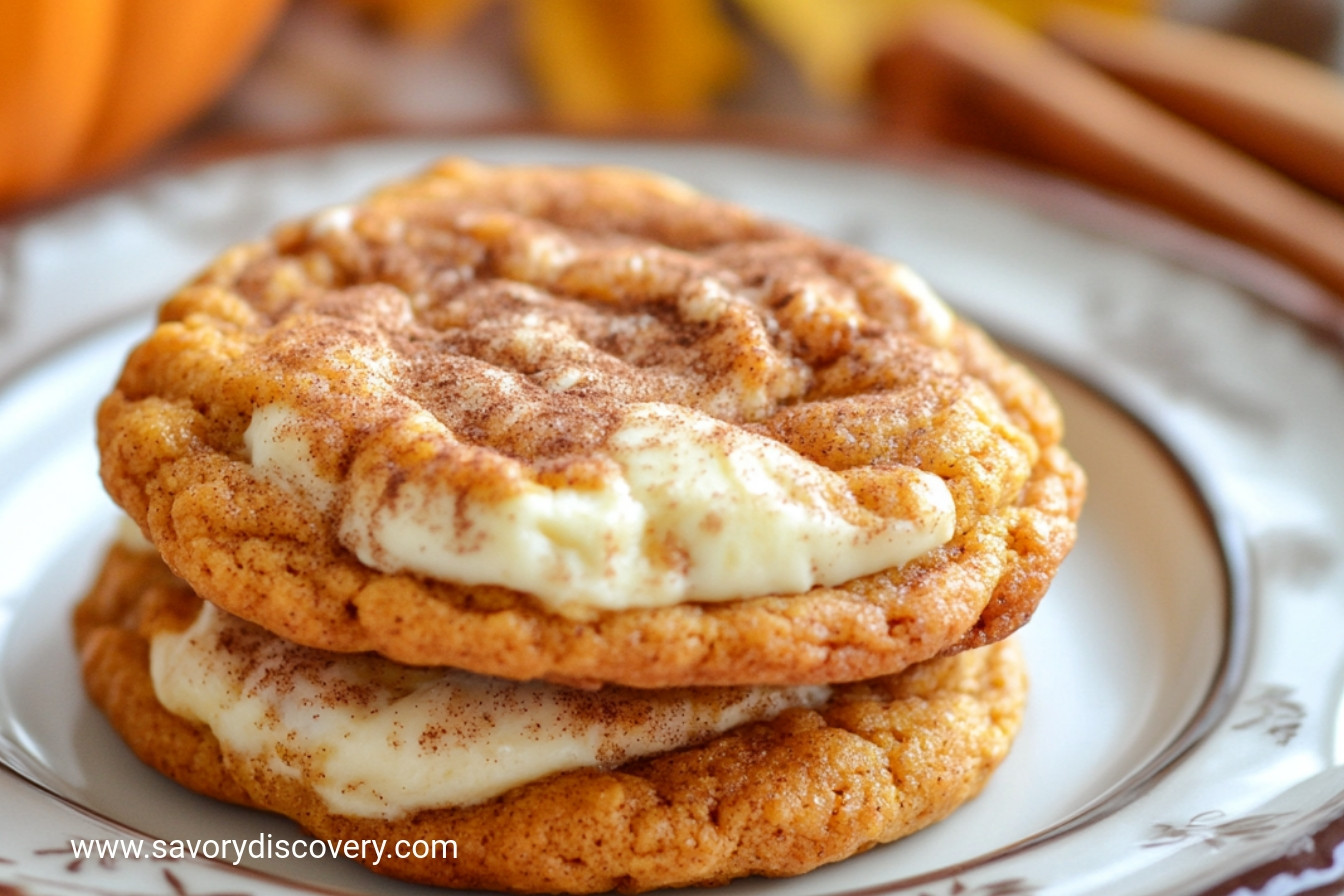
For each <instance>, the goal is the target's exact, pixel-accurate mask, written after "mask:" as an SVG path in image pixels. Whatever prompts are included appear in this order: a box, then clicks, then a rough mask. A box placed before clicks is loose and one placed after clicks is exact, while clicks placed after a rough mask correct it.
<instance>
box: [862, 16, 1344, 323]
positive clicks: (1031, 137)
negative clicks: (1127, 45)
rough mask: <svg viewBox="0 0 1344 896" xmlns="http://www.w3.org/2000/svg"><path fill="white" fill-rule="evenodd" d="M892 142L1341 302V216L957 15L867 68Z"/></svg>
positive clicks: (988, 23)
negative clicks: (941, 149) (1220, 247)
mask: <svg viewBox="0 0 1344 896" xmlns="http://www.w3.org/2000/svg"><path fill="white" fill-rule="evenodd" d="M874 78H875V87H876V90H877V97H878V106H879V108H878V113H879V115H880V116H881V117H882V118H883V119H884V120H885V121H886V123H887V124H888V125H889V126H890V127H891V128H892V129H893V130H894V131H895V132H897V133H904V134H905V135H907V136H916V137H923V138H931V139H934V140H939V141H952V142H957V143H964V144H965V143H968V144H972V145H976V146H981V147H989V148H992V149H995V150H999V151H1004V152H1009V153H1012V154H1014V155H1017V156H1020V157H1023V158H1026V159H1030V160H1033V161H1036V162H1039V163H1044V164H1045V165H1048V166H1052V167H1055V168H1058V169H1061V170H1063V171H1065V172H1068V173H1071V174H1073V175H1075V176H1078V177H1081V178H1084V179H1086V180H1089V181H1091V182H1093V183H1095V184H1098V185H1100V186H1102V187H1104V188H1106V189H1108V190H1112V191H1116V192H1120V193H1123V194H1126V195H1128V196H1131V197H1134V198H1137V199H1140V200H1143V201H1146V202H1148V203H1150V204H1153V205H1156V206H1158V207H1161V208H1164V209H1166V210H1168V211H1170V212H1172V213H1173V214H1176V215H1178V216H1180V217H1182V218H1184V219H1186V220H1188V221H1191V222H1193V223H1195V224H1196V225H1198V226H1201V227H1204V228H1205V229H1208V230H1211V231H1213V232H1216V233H1219V234H1222V235H1224V236H1226V237H1229V238H1231V239H1234V240H1237V241H1240V242H1243V243H1246V244H1247V245H1250V246H1252V247H1255V248H1257V249H1259V250H1261V251H1263V252H1265V253H1267V254H1269V255H1272V256H1275V257H1277V258H1279V259H1281V260H1283V261H1285V262H1287V263H1289V264H1291V265H1293V266H1295V267H1297V268H1298V269H1299V270H1300V271H1302V272H1303V273H1305V274H1307V275H1308V276H1310V277H1311V278H1313V279H1315V280H1316V281H1317V282H1318V283H1320V284H1321V285H1322V286H1324V287H1325V288H1327V289H1328V290H1330V291H1331V292H1333V293H1335V294H1336V295H1338V296H1341V297H1344V210H1341V208H1340V207H1339V206H1338V205H1336V204H1334V203H1332V202H1330V201H1328V200H1326V199H1324V198H1322V197H1321V196H1319V195H1317V194H1315V193H1313V192H1311V191H1309V190H1307V189H1305V188H1304V187H1302V186H1300V185H1298V184H1296V183H1295V182H1293V181H1292V180H1290V179H1289V178H1287V177H1286V176H1284V175H1283V174H1281V173H1279V172H1278V171H1276V170H1274V169H1273V168H1271V167H1269V166H1268V165H1266V164H1264V163H1262V162H1259V161H1257V160H1255V159H1253V158H1251V157H1250V156H1248V155H1246V154H1244V153H1242V152H1240V151H1238V150H1236V149H1234V148H1232V147H1230V146H1229V145H1227V144H1226V143H1223V142H1222V141H1220V140H1218V139H1217V138H1215V137H1213V136H1211V135H1209V134H1208V133H1206V132H1204V131H1202V130H1201V129H1199V128H1197V127H1195V126H1194V125H1192V124H1190V123H1189V122H1186V121H1184V120H1182V119H1180V118H1178V117H1176V116H1175V115H1173V114H1171V113H1169V112H1167V111H1165V110H1163V109H1162V108H1161V107H1159V106H1157V105H1155V104H1154V103H1152V102H1150V101H1148V100H1145V99H1143V98H1142V97H1140V96H1139V95H1137V94H1136V93H1134V92H1132V91H1131V90H1129V89H1128V88H1125V87H1123V86H1121V85H1119V84H1117V83H1116V82H1115V81H1113V80H1111V79H1110V78H1108V77H1107V76H1106V75H1104V74H1102V73H1101V72H1099V71H1098V70H1096V69H1094V68H1092V67H1091V66H1090V65H1088V64H1087V63H1086V62H1083V61H1082V60H1080V59H1078V58H1077V57H1075V56H1072V55H1071V54H1069V53H1068V52H1066V51H1065V50H1063V49H1061V48H1060V47H1057V46H1054V45H1052V44H1051V43H1050V42H1049V41H1047V40H1046V39H1045V38H1043V37H1041V36H1039V35H1037V34H1034V33H1031V32H1028V31H1026V30H1025V29H1022V28H1020V27H1018V26H1016V25H1014V24H1012V23H1011V22H1009V21H1008V20H1006V19H1004V18H1002V17H1000V16H997V15H995V14H993V13H992V12H990V11H989V10H987V9H985V8H983V7H978V6H974V5H971V4H965V5H962V4H933V5H931V7H930V9H929V11H928V12H926V13H925V14H923V15H921V16H920V17H919V18H918V19H917V20H916V21H914V22H913V23H911V26H910V28H909V29H907V30H906V31H905V32H904V33H903V35H902V36H901V37H900V38H898V39H897V40H896V42H894V43H893V44H892V45H891V46H890V47H889V48H887V49H886V50H885V51H884V52H883V53H882V54H881V56H880V58H879V59H878V61H877V64H876V67H875V69H874Z"/></svg>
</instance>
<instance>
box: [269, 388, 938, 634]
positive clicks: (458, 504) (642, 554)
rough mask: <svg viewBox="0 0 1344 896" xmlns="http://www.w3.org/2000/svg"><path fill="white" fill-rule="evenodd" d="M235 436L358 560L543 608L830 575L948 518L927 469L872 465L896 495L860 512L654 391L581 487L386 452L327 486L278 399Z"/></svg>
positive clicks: (885, 558)
mask: <svg viewBox="0 0 1344 896" xmlns="http://www.w3.org/2000/svg"><path fill="white" fill-rule="evenodd" d="M404 424H405V426H406V428H407V430H408V432H409V435H408V436H407V438H422V437H428V438H431V439H441V440H443V442H444V443H453V442H455V440H454V439H453V437H452V434H451V433H450V432H449V431H448V430H447V429H446V428H445V427H444V426H443V425H442V424H440V423H439V422H438V421H437V420H436V419H434V418H433V417H432V416H431V415H429V414H428V413H420V414H418V415H416V416H414V417H413V418H411V419H410V420H407V421H404ZM412 431H413V432H412ZM246 443H247V446H248V449H249V451H250V453H251V461H252V465H253V467H254V468H255V469H256V470H257V471H258V472H259V473H260V475H262V476H263V477H267V478H270V479H272V480H274V481H277V482H280V483H282V484H284V485H285V486H286V487H288V488H290V489H292V490H294V491H297V492H298V493H300V494H302V495H304V496H305V497H307V498H308V499H309V500H311V501H313V502H314V503H315V504H316V505H317V506H318V507H319V508H321V509H322V510H324V511H326V510H328V509H333V508H334V509H335V510H336V512H337V513H338V516H339V531H340V539H341V542H342V543H343V544H344V545H345V546H346V547H347V548H348V549H350V550H351V551H352V552H354V554H355V555H356V556H357V557H358V558H359V559H360V561H361V562H362V563H364V564H366V565H368V566H371V567H373V568H376V569H379V570H382V571H384V572H402V571H409V572H414V573H417V574H420V575H424V576H427V577H430V578H434V579H439V580H442V581H447V582H454V583H458V584H462V585H481V584H488V585H501V586H504V587H507V588H512V589H515V590H518V591H522V592H525V593H527V594H530V595H532V596H534V597H535V598H536V599H538V600H539V601H541V602H542V603H543V604H545V605H547V606H548V607H550V608H551V609H554V610H558V611H560V612H567V611H571V610H576V609H577V610H579V611H586V610H591V609H602V610H620V609H628V608H634V607H656V606H667V605H671V604H677V603H682V602H689V601H722V600H733V599H738V598H744V597H755V596H760V595H768V594H796V593H800V592H804V591H807V590H808V589H810V588H812V587H814V586H816V585H838V584H841V583H843V582H847V581H850V580H851V579H854V578H857V577H860V576H864V575H868V574H871V573H876V572H880V571H882V570H885V569H890V568H894V567H899V566H901V565H903V564H905V563H906V562H908V561H909V560H911V559H913V558H915V557H918V556H920V555H921V554H924V553H926V552H927V551H930V550H932V549H934V548H936V547H938V546H939V545H942V544H943V543H945V542H946V541H947V540H948V539H949V538H950V537H951V535H952V532H953V526H954V522H955V507H954V505H953V501H952V497H951V493H950V492H949V491H948V488H947V486H946V484H945V483H944V482H943V480H942V479H941V478H939V477H937V476H935V475H932V474H928V473H924V472H922V471H919V470H917V469H915V468H901V469H900V470H896V471H889V472H880V471H879V472H878V473H877V475H882V476H889V477H891V479H892V482H893V483H894V485H893V486H892V488H895V489H898V490H899V492H900V500H898V501H895V502H892V501H886V502H884V504H885V505H887V506H886V507H885V508H884V509H883V510H882V512H880V513H879V512H875V511H873V510H870V509H867V508H865V507H864V506H862V505H861V504H860V503H859V502H858V499H856V497H855V495H854V493H853V492H852V491H851V489H850V488H849V486H848V485H847V483H846V481H845V478H844V476H843V475H841V474H838V473H835V472H833V471H831V470H828V469H826V468H824V467H822V466H820V465H818V464H815V463H813V462H811V461H809V460H808V459H806V458H805V457H803V456H802V455H800V454H798V453H797V452H795V451H793V450H792V449H790V448H789V447H787V446H786V445H783V444H782V443H780V442H777V441H775V440H773V439H770V438H768V437H766V436H763V435H759V434H756V433H753V432H750V431H747V430H744V429H741V428H739V427H736V426H733V425H730V424H727V423H724V422H721V421H719V420H717V419H715V418H713V417H711V416H709V415H707V414H703V413H700V412H697V411H694V410H691V409H688V408H684V407H680V406H676V405H670V404H663V403H656V402H649V403H640V404H633V405H630V406H628V408H627V409H626V410H625V412H624V414H623V416H622V418H621V420H620V421H619V423H618V425H617V426H616V428H615V430H614V431H613V433H612V434H611V436H610V438H609V439H608V441H607V443H606V444H605V445H604V446H603V455H602V458H601V459H602V461H603V463H604V465H605V468H607V469H608V470H609V474H608V475H606V476H605V477H604V478H603V480H602V482H601V484H600V486H598V487H568V486H559V487H549V486H546V485H542V484H540V483H537V482H536V481H535V480H533V479H530V478H528V477H527V476H525V475H523V474H521V473H520V474H518V475H516V476H514V477H513V479H512V481H511V483H510V488H509V489H507V490H505V493H501V492H500V490H493V491H489V492H485V493H483V494H484V495H485V496H482V495H481V494H477V493H474V492H464V491H461V490H452V489H449V488H446V487H443V486H442V485H441V484H440V483H438V482H436V481H435V480H433V479H431V478H429V477H428V476H420V477H418V476H417V474H416V472H415V471H410V472H409V474H408V473H407V471H401V470H392V469H390V468H389V466H388V465H386V464H382V465H379V464H369V465H367V467H366V468H365V469H366V471H372V472H368V473H367V475H364V476H363V477H352V478H351V481H349V482H348V483H345V484H344V485H343V486H341V485H338V484H337V483H333V482H329V481H327V480H325V479H323V477H322V476H321V475H320V474H319V473H318V471H317V470H316V469H315V466H314V464H313V462H312V451H311V450H310V448H309V445H308V443H307V442H306V440H305V436H304V434H303V427H302V420H301V418H300V417H299V415H298V414H297V413H296V412H294V411H292V410H291V409H289V408H287V407H285V406H283V405H267V406H264V407H261V408H259V409H257V411H256V412H255V413H254V415H253V417H252V421H251V425H250V426H249V427H248V430H247V432H246ZM516 466H517V467H518V468H519V469H520V470H521V465H516ZM868 473H869V476H870V479H871V476H872V475H873V474H874V471H868ZM393 476H396V477H397V481H396V482H395V483H393V481H392V477H393ZM389 494H393V495H394V497H393V498H391V499H388V497H387V496H388V495H389ZM893 507H894V508H895V509H894V510H893V509H892V508H893Z"/></svg>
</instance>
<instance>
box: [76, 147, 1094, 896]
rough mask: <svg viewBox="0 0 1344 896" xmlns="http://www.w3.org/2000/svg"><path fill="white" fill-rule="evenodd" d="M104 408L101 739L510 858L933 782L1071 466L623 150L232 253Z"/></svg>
mask: <svg viewBox="0 0 1344 896" xmlns="http://www.w3.org/2000/svg"><path fill="white" fill-rule="evenodd" d="M98 435H99V449H100V455H101V472H102V478H103V482H104V484H105V486H106V488H107V490H108V492H109V493H110V494H111V495H112V497H113V499H114V500H115V501H116V502H117V504H118V505H120V506H121V507H122V509H123V510H124V511H125V512H126V514H127V515H128V517H129V519H130V520H131V521H132V523H133V524H134V526H133V535H132V536H128V537H127V538H124V539H122V540H121V543H119V544H118V545H117V546H115V547H113V549H112V550H111V551H110V553H109V555H108V559H107V562H106V564H105V567H104V569H103V572H102V574H101V576H100V578H99V581H98V583H97V584H96V585H95V587H94V589H93V591H92V592H91V593H90V595H89V597H88V598H87V599H86V601H85V602H84V603H83V604H82V605H81V607H80V609H79V610H78V612H77V620H76V631H77V639H78V641H79V642H80V645H81V652H82V657H83V660H84V667H85V679H86V684H87V687H88V690H89V692H90V694H91V695H92V697H93V699H94V700H95V702H97V703H98V704H99V705H100V707H102V708H103V710H104V711H105V712H106V713H107V714H108V716H109V718H110V719H111V720H112V722H113V725H114V727H116V728H117V729H118V730H119V731H120V732H121V734H122V735H123V737H124V738H125V739H126V740H127V741H128V743H130V745H131V746H132V748H134V749H135V750H136V751H137V753H138V754H139V755H141V757H142V758H144V759H145V760H146V761H147V762H149V763H150V764H151V765H154V766H155V767H157V768H159V769H160V770H161V771H163V772H165V773H166V774H168V775H169V776H171V777H173V778H175V779H177V780H179V781H180V782H182V783H184V784H186V785H187V786H188V787H191V788H193V789H196V790H199V791H201V792H204V793H208V794H210V795H212V796H216V797H219V798H222V799H227V800H231V801H234V802H239V803H243V804H246V805H255V806H259V807H263V808H266V809H270V810H273V811H277V812H281V813H283V814H285V815H288V816H290V817H292V818H295V819H296V820H298V821H299V823H300V824H302V825H303V826H304V827H305V828H306V829H308V830H310V831H312V832H314V833H315V834H317V835H319V836H327V835H333V834H336V835H339V834H340V833H341V832H346V833H348V834H349V835H350V836H364V835H366V834H367V835H369V836H372V834H373V833H375V832H379V831H381V832H385V833H386V832H397V833H399V834H405V835H406V836H411V835H415V836H424V837H429V836H431V835H446V836H452V838H453V839H454V840H455V841H456V842H457V843H458V844H459V845H460V849H459V855H460V857H459V858H458V859H457V860H456V861H453V862H447V863H444V862H440V863H437V864H433V865H430V864H427V863H424V862H416V861H408V862H405V863H402V864H399V865H398V864H395V863H393V864H391V865H389V863H387V862H386V861H384V862H383V863H382V864H381V865H380V867H378V868H377V869H376V870H379V871H383V872H386V873H391V874H395V875H397V876H400V877H405V878H408V879H412V880H420V881H425V882H430V883H438V884H442V885H447V886H465V887H485V888H494V889H503V890H514V891H527V892H596V891H602V890H609V889H621V890H628V891H636V890H645V889H650V888H653V887H661V886H673V885H687V884H711V883H721V882H724V881H726V880H729V879H732V878H735V877H740V876H744V875H750V874H766V875H783V874H796V873H801V872H803V871H806V870H808V869H809V868H812V867H816V866H817V865H820V864H823V863H826V862H830V861H835V860H837V859H840V858H843V857H845V856H847V855H851V854H853V853H855V852H858V851H861V850H863V849H866V848H868V847H870V846H873V845H875V844H877V843H882V842H888V841H890V840H893V839H896V838H898V837H900V836H903V835H904V834H906V833H909V832H910V831H913V830H916V829H918V828H919V827H923V826H924V825H927V824H929V823H931V822H933V821H935V820H937V819H938V818H941V817H944V816H945V815H946V814H948V813H949V812H950V811H952V809H953V808H955V806H956V805H959V804H960V803H962V802H964V801H965V800H966V799H969V798H970V797H971V796H973V795H974V794H975V793H976V792H978V791H979V789H980V788H981V787H982V786H983V785H984V782H985V781H986V780H987V778H988V776H989V774H990V773H991V772H992V770H993V769H994V768H995V767H996V766H997V765H998V763H999V762H1000V761H1001V760H1002V758H1003V756H1004V755H1005V754H1006V751H1007V748H1008V744H1009V743H1010V742H1011V740H1012V736H1013V734H1014V733H1015V731H1016V729H1017V726H1018V723H1019V720H1020V715H1021V710H1022V705H1023V701H1024V699H1025V696H1024V695H1025V676H1024V672H1023V667H1022V662H1021V659H1020V657H1019V656H1018V654H1017V650H1016V648H1015V647H1014V646H1013V645H1012V644H1011V643H1005V639H1006V638H1007V637H1008V636H1009V635H1010V634H1011V633H1012V632H1013V631H1014V630H1016V629H1017V628H1018V627H1020V626H1021V625H1023V624H1024V623H1025V622H1026V621H1027V620H1028V619H1029V618H1030V617H1031V614H1032V612H1033V611H1034V610H1035V608H1036V606H1037V604H1038V603H1039V601H1040V600H1041V598H1042V596H1043V595H1044V593H1045V591H1046V589H1047V588H1048V586H1049V583H1050V581H1051V579H1052V577H1053V575H1054V573H1055V570H1056V569H1057V568H1058V566H1059V564H1060V562H1061V561H1062V560H1063V559H1064V557H1065V555H1066V554H1067V553H1068V551H1069V549H1070V547H1071V546H1072V543H1073V540H1074V537H1075V532H1076V521H1077V517H1078V513H1079V510H1080V507H1081V504H1082V500H1083V495H1084V491H1085V485H1084V478H1083V476H1082V473H1081V471H1080V470H1079V469H1078V468H1077V466H1076V464H1075V463H1074V462H1073V461H1072V459H1071V458H1070V457H1069V455H1068V454H1067V452H1066V451H1065V450H1064V449H1063V447H1062V446H1061V444H1060V439H1061V435H1062V423H1061V419H1060V415H1059V411H1058V409H1057V407H1056V405H1055V404H1054V402H1053V400H1052V399H1051V397H1050V396H1049V394H1048V393H1047V392H1046V390H1045V389H1044V388H1043V387H1042V386H1041V385H1040V384H1039V382H1038V381H1036V380H1035V379H1034V378H1033V377H1032V376H1031V375H1030V373H1028V372H1027V371H1026V370H1025V369H1024V368H1023V367H1021V366H1020V365H1019V364H1017V363H1016V362H1014V361H1012V360H1010V359H1009V358H1008V357H1007V356H1006V355H1005V354H1004V353H1003V352H1001V351H1000V350H999V349H998V348H997V347H996V346H995V345H994V344H993V343H992V341H991V340H990V339H988V338H987V337H986V336H985V335H984V334H983V333H982V332H980V331H979V330H978V329H976V328H975V327H973V326H972V325H970V324H968V323H967V322H965V321H963V320H962V319H960V318H958V317H957V316H956V315H955V314H954V313H953V312H952V311H951V310H950V309H949V308H948V307H947V306H946V305H945V304H944V303H943V302H942V301H941V300H940V299H939V298H938V297H937V296H936V295H934V293H933V292H932V291H931V290H930V289H929V288H928V287H927V286H926V285H925V284H924V283H923V282H922V281H921V280H920V279H919V278H918V277H917V276H915V275H914V274H913V273H912V272H911V271H909V269H907V268H905V267H904V266H902V265H899V264H896V263H893V262H891V261H888V260H885V259H881V258H878V257H875V256H873V255H871V254H869V253H867V252H864V251H862V250H859V249H856V248H853V247H849V246H845V245H842V244H839V243H836V242H833V241H829V240H825V239H822V238H820V237H817V236H815V235H812V234H809V233H806V232H804V231H801V230H799V229H797V228H795V227H792V226H788V225H784V224H780V223H777V222H772V221H768V220H764V219H762V218H760V217H759V216H757V215H755V214H753V213H751V212H749V211H747V210H745V209H742V208H740V207H738V206H735V205H732V204H730V203H726V202H723V201H720V200H716V199H713V198H710V197H707V196H704V195H702V194H700V193H697V192H696V191H694V190H692V189H691V188H689V187H687V186H685V185H683V184H681V183H678V182H675V181H672V180H669V179H667V178H664V177H660V176H657V175H653V174H648V173H644V172H637V171H630V170H623V169H613V168H586V169H580V168H558V167H487V166H483V165H479V164H476V163H473V162H469V161H464V160H447V161H445V162H443V163H441V164H439V165H437V166H435V167H433V168H432V169H430V170H429V171H427V172H425V173H424V174H423V175H420V176H418V177H414V178H412V179H409V180H407V181H404V182H400V183H396V184H392V185H389V186H387V187H385V188H383V189H382V190H380V191H378V192H376V193H374V194H373V195H371V196H370V197H368V198H367V199H365V200H363V201H361V202H358V203H355V204H352V205H345V206H339V207H335V208H331V209H327V210H324V211H322V212H319V213H317V214H314V215H312V216H310V217H308V218H306V219H303V220H300V221H296V222H293V223H291V224H287V225H284V226H281V227H280V228H278V229H277V230H276V231H274V232H273V233H272V234H271V235H270V236H269V237H267V238H265V239H262V240H259V241H258V242H256V243H253V244H248V245H242V246H238V247H234V248H232V249H230V250H228V251H226V252H225V253H223V254H222V255H221V256H220V257H219V258H218V259H217V260H216V261H215V262H214V263H213V264H211V265H210V266H209V267H208V268H207V269H206V270H205V271H204V272H202V274H200V275H199V276H198V277H197V278H196V279H195V280H194V281H192V282H191V283H189V284H187V285H186V286H184V287H183V288H182V289H181V290H180V291H178V293H177V294H176V295H174V296H173V297H171V298H170V299H169V300H168V301H167V302H165V303H164V305H163V306H162V308H161V310H160V314H159V321H158V324H157V326H156V327H155V329H154V331H153V333H152V334H151V335H150V336H149V337H148V338H147V339H146V340H145V341H144V342H143V343H142V344H141V345H139V346H138V347H137V348H136V349H134V350H133V352H132V353H131V355H130V356H129V358H128V360H127V363H126V365H125V368H124V370H123V372H122V374H121V376H120V378H119V380H118V381H117V383H116V385H115V387H114V389H113V391H112V392H111V394H110V395H109V396H108V397H107V399H106V400H105V401H104V403H103V404H102V407H101V409H100V411H99V415H98ZM529 745H530V746H529ZM576 819H582V822H581V823H576V821H575V820H576Z"/></svg>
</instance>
